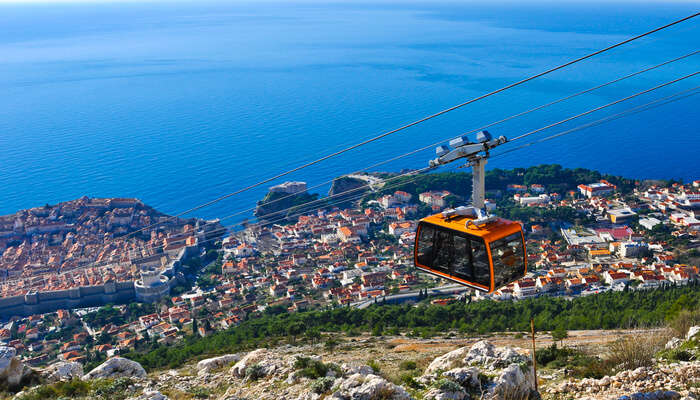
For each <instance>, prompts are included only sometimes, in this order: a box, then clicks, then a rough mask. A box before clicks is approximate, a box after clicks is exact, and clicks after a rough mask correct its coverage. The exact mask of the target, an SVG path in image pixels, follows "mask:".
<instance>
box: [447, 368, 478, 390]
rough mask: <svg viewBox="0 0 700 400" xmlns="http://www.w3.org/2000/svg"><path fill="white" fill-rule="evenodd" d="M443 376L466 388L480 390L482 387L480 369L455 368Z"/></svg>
mask: <svg viewBox="0 0 700 400" xmlns="http://www.w3.org/2000/svg"><path fill="white" fill-rule="evenodd" d="M442 376H443V377H445V378H448V379H451V380H453V381H455V382H457V383H459V384H460V385H462V386H464V387H471V388H478V387H479V385H480V382H479V369H477V368H476V367H469V368H454V369H451V370H449V371H446V372H443V373H442Z"/></svg>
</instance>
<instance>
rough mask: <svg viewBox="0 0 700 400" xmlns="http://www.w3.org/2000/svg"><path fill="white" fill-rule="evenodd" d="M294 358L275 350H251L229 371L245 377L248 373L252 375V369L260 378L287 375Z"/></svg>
mask: <svg viewBox="0 0 700 400" xmlns="http://www.w3.org/2000/svg"><path fill="white" fill-rule="evenodd" d="M292 364H293V360H292V359H290V358H289V357H280V355H279V354H278V353H276V352H274V351H271V350H268V349H257V350H254V351H251V352H250V353H248V354H246V355H245V356H243V358H241V359H240V360H239V361H238V362H237V363H236V364H235V365H234V366H233V367H231V369H230V370H229V373H230V374H232V375H234V376H236V377H239V378H244V377H246V374H248V375H250V374H251V371H252V370H255V372H254V374H255V375H256V376H255V378H256V379H259V378H261V377H264V376H269V375H280V376H281V375H285V376H286V375H287V374H288V373H289V372H291V371H292Z"/></svg>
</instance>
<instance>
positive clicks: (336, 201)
mask: <svg viewBox="0 0 700 400" xmlns="http://www.w3.org/2000/svg"><path fill="white" fill-rule="evenodd" d="M434 169H435V168H430V167H426V168H424V169H423V170H421V172H418V173H416V172H413V173H412V174H408V175H413V174H416V175H420V174H422V173H425V172H428V171H430V170H434ZM404 176H406V175H402V177H404ZM416 178H417V176H416V177H412V178H411V179H409V180H408V181H407V182H412V181H413V180H415V179H416ZM404 183H405V182H394V183H392V184H391V185H388V186H387V187H386V188H395V187H399V186H401V185H403V184H404ZM363 196H364V193H360V194H356V195H353V196H352V198H353V199H355V200H357V199H360V198H362V197H363ZM344 201H346V198H342V199H336V200H334V201H333V203H341V202H344ZM323 207H325V205H323V206H320V207H318V208H316V209H312V210H304V211H303V212H299V213H296V214H291V215H289V216H286V217H283V218H279V219H276V220H273V221H262V222H259V223H255V224H251V226H253V227H267V226H271V225H276V224H277V223H278V222H280V221H283V220H285V219H287V218H290V217H291V218H293V217H297V216H301V215H305V214H308V213H309V212H311V211H315V210H318V209H320V208H323ZM238 225H240V223H236V224H231V225H227V226H223V227H221V228H217V230H215V231H217V232H224V233H225V232H226V231H228V230H229V229H230V228H232V227H235V226H238ZM216 240H220V238H219V237H216V238H211V239H205V240H202V241H199V242H198V244H202V243H208V242H212V241H216ZM182 241H184V240H182ZM182 241H180V242H182ZM176 242H177V241H176ZM159 247H162V246H157V247H155V249H158V248H159Z"/></svg>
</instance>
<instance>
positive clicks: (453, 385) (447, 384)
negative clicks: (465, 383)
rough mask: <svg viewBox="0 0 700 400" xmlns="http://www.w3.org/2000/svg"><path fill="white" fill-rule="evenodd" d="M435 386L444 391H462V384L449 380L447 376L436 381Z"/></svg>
mask: <svg viewBox="0 0 700 400" xmlns="http://www.w3.org/2000/svg"><path fill="white" fill-rule="evenodd" d="M435 387H436V388H438V389H439V390H441V391H443V392H459V391H462V386H460V385H459V383H457V382H455V381H452V380H449V379H447V378H442V379H440V380H438V381H437V382H435Z"/></svg>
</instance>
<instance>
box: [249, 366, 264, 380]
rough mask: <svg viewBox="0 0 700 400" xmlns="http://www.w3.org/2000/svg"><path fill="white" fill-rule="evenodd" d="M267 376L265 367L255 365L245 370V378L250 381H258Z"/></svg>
mask: <svg viewBox="0 0 700 400" xmlns="http://www.w3.org/2000/svg"><path fill="white" fill-rule="evenodd" d="M264 376H265V373H264V372H263V367H262V365H260V364H253V365H251V366H249V367H248V368H246V369H245V378H246V379H247V380H250V381H257V380H258V379H260V378H262V377H264Z"/></svg>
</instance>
